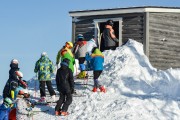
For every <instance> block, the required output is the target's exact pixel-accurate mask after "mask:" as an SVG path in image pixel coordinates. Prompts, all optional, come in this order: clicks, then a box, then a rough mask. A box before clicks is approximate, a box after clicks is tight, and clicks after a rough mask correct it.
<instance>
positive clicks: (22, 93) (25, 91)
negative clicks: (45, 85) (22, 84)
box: [18, 89, 29, 95]
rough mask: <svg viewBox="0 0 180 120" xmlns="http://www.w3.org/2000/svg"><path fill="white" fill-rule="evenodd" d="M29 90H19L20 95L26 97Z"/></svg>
mask: <svg viewBox="0 0 180 120" xmlns="http://www.w3.org/2000/svg"><path fill="white" fill-rule="evenodd" d="M28 93H29V92H28V89H22V90H19V92H18V94H19V95H24V94H28Z"/></svg>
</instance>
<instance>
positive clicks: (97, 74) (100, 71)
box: [93, 70, 102, 79]
mask: <svg viewBox="0 0 180 120" xmlns="http://www.w3.org/2000/svg"><path fill="white" fill-rule="evenodd" d="M101 73H102V70H97V71H93V75H94V79H98V78H99V76H100V75H101Z"/></svg>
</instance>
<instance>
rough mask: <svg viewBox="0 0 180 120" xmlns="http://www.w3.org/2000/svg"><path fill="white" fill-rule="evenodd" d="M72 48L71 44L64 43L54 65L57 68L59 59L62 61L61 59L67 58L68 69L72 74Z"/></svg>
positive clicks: (73, 61)
mask: <svg viewBox="0 0 180 120" xmlns="http://www.w3.org/2000/svg"><path fill="white" fill-rule="evenodd" d="M72 48H73V43H72V42H66V44H65V46H63V48H62V49H60V50H59V51H58V54H57V56H56V65H57V66H58V64H59V62H60V59H61V61H63V59H65V58H67V59H69V60H70V62H69V68H70V69H71V71H72V72H73V73H74V64H75V59H74V55H73V54H72V51H71V49H72Z"/></svg>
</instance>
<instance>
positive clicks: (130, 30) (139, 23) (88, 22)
mask: <svg viewBox="0 0 180 120" xmlns="http://www.w3.org/2000/svg"><path fill="white" fill-rule="evenodd" d="M119 17H122V19H123V23H122V26H123V27H122V41H123V43H125V42H126V41H127V40H128V38H131V39H135V40H137V41H138V42H141V43H143V14H142V13H136V14H117V15H105V16H104V15H101V16H82V17H78V18H77V20H76V22H75V24H76V28H75V36H77V35H78V34H83V35H84V36H85V38H86V39H90V38H91V37H92V35H94V29H95V26H94V23H93V20H94V19H106V18H119Z"/></svg>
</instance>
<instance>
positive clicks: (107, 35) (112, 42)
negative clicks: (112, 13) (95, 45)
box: [103, 20, 119, 50]
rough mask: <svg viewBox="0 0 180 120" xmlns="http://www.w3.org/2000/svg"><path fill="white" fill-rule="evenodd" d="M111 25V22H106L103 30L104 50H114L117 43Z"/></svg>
mask: <svg viewBox="0 0 180 120" xmlns="http://www.w3.org/2000/svg"><path fill="white" fill-rule="evenodd" d="M113 25H114V23H113V20H108V21H107V22H106V26H105V28H104V30H103V38H104V45H105V50H109V49H111V50H115V49H116V44H117V43H118V42H119V40H118V39H117V38H116V35H115V33H114V29H113Z"/></svg>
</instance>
